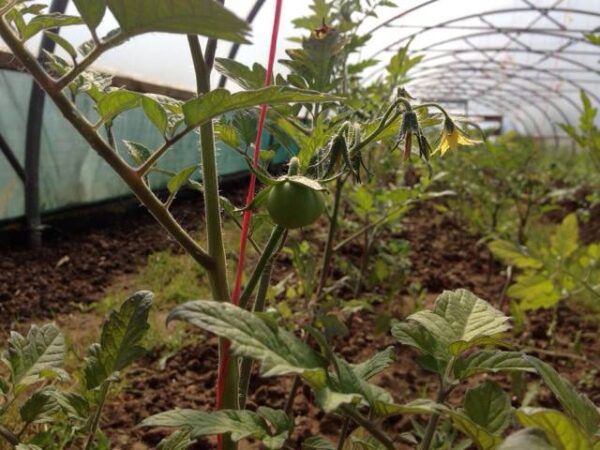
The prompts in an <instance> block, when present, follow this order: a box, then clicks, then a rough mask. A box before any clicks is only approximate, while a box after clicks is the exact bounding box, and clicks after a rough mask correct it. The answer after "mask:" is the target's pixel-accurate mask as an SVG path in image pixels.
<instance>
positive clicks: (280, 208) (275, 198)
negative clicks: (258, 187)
mask: <svg viewBox="0 0 600 450" xmlns="http://www.w3.org/2000/svg"><path fill="white" fill-rule="evenodd" d="M267 210H268V211H269V215H270V216H271V220H273V222H275V223H276V224H277V225H281V226H282V227H285V228H288V229H292V228H300V227H305V226H307V225H310V224H311V223H313V222H315V221H316V220H317V219H318V218H319V217H320V216H321V214H323V211H324V210H325V202H324V201H323V194H321V192H319V191H315V190H314V189H311V188H309V187H308V186H304V185H303V184H299V183H294V182H293V181H284V182H283V183H281V184H276V185H275V186H273V187H272V188H271V191H270V192H269V197H268V198H267Z"/></svg>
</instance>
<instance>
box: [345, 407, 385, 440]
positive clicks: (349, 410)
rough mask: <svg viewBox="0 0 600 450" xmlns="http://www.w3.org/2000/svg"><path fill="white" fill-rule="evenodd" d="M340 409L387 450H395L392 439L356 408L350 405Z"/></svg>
mask: <svg viewBox="0 0 600 450" xmlns="http://www.w3.org/2000/svg"><path fill="white" fill-rule="evenodd" d="M340 409H341V410H342V412H343V413H344V414H345V415H346V416H348V417H350V418H351V419H352V420H353V421H354V422H355V423H356V424H357V425H359V426H361V427H363V428H364V429H365V430H367V431H368V432H369V433H370V434H371V436H373V437H374V438H375V439H377V440H378V441H379V442H381V443H382V444H383V446H384V447H385V448H387V449H388V450H395V446H394V443H393V442H392V440H391V439H390V437H389V436H388V435H387V434H385V433H384V432H383V431H381V430H380V429H379V428H378V427H377V426H376V425H375V424H374V423H373V422H371V421H370V420H369V419H367V418H366V417H364V416H363V415H362V414H361V413H360V412H358V411H357V410H356V409H355V408H354V407H352V406H350V405H342V406H341V407H340Z"/></svg>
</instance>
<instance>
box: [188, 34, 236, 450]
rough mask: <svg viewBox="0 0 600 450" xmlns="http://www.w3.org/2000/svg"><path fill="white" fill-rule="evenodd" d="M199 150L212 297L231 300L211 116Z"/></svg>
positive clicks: (232, 371) (229, 381)
mask: <svg viewBox="0 0 600 450" xmlns="http://www.w3.org/2000/svg"><path fill="white" fill-rule="evenodd" d="M188 43H189V47H190V52H191V54H192V61H193V63H194V69H195V72H196V87H197V91H198V95H201V94H206V93H207V92H209V91H210V68H209V67H207V65H206V63H205V61H204V57H203V56H202V48H201V47H200V41H199V39H198V36H192V35H188ZM200 151H201V157H202V183H203V185H204V218H205V221H206V237H207V240H208V254H209V255H210V257H211V258H212V259H213V262H214V265H215V270H214V271H213V272H211V273H210V274H209V278H210V288H211V292H212V296H213V300H217V301H221V302H228V301H230V295H229V284H228V281H227V260H226V256H225V246H224V243H223V230H222V227H221V200H220V198H219V178H218V172H217V160H216V152H215V135H214V129H213V122H212V120H210V121H208V122H207V123H205V124H203V125H201V126H200ZM226 342H227V341H226V340H225V339H219V367H221V365H222V364H224V363H225V361H228V362H227V367H226V368H225V386H224V390H223V398H222V402H221V407H222V408H223V409H239V404H238V395H237V393H238V386H239V378H238V375H239V374H238V360H237V358H235V357H232V358H227V354H226V352H227V344H226ZM221 442H222V446H220V448H221V449H224V450H235V449H236V448H237V443H235V442H234V441H233V440H232V439H231V437H230V436H229V435H223V436H222V441H221Z"/></svg>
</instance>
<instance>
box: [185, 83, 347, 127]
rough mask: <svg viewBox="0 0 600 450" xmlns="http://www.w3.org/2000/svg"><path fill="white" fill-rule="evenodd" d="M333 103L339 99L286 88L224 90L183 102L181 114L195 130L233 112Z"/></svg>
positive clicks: (217, 90) (216, 90)
mask: <svg viewBox="0 0 600 450" xmlns="http://www.w3.org/2000/svg"><path fill="white" fill-rule="evenodd" d="M335 100H338V97H333V96H331V95H327V94H321V93H319V92H315V91H308V90H303V89H296V88H292V87H287V86H269V87H266V88H262V89H257V90H253V91H243V92H236V93H234V94H232V93H230V92H229V91H227V90H226V89H215V90H214V91H211V92H209V93H208V94H205V95H203V96H201V97H198V98H195V99H192V100H189V101H187V102H186V103H184V104H183V114H184V116H185V122H186V124H187V125H188V126H189V127H196V126H198V125H201V124H202V123H204V122H206V121H208V120H210V119H213V118H215V117H217V116H220V115H222V114H224V113H226V112H229V111H234V110H236V109H243V108H250V107H253V106H258V105H262V104H268V105H276V104H282V103H315V102H324V101H335Z"/></svg>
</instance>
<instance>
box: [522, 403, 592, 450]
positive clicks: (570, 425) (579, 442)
mask: <svg viewBox="0 0 600 450" xmlns="http://www.w3.org/2000/svg"><path fill="white" fill-rule="evenodd" d="M515 415H516V417H517V420H518V421H519V423H520V424H521V425H523V426H524V427H530V428H539V429H541V430H543V431H544V432H545V433H546V436H547V438H548V440H549V441H550V443H551V444H552V445H553V446H554V447H555V448H556V449H557V450H591V449H592V445H591V442H590V440H589V439H588V437H587V436H586V435H585V433H584V432H583V430H581V429H580V428H579V427H578V426H577V424H576V423H574V422H572V421H571V420H569V418H568V417H567V416H565V415H564V414H563V413H561V412H559V411H555V410H552V409H543V408H520V409H518V410H517V411H516V412H515Z"/></svg>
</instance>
